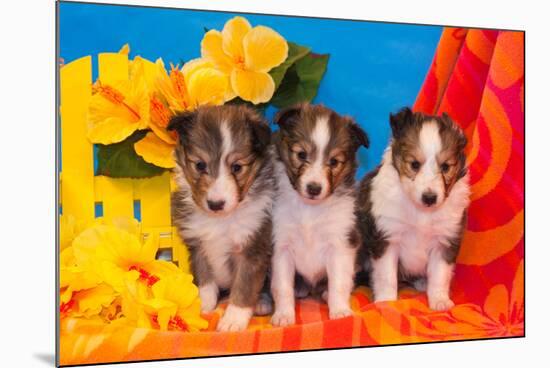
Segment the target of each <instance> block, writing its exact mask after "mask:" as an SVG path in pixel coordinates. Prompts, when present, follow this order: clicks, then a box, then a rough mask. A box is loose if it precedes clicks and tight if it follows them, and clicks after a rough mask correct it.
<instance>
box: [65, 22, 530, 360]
mask: <svg viewBox="0 0 550 368" xmlns="http://www.w3.org/2000/svg"><path fill="white" fill-rule="evenodd" d="M414 109H415V110H417V111H423V112H425V113H430V114H440V113H442V112H447V113H448V114H449V115H450V116H451V117H452V118H453V119H454V120H455V121H457V122H458V123H459V124H460V125H461V126H462V128H463V129H464V130H465V132H466V134H467V136H468V140H469V143H468V147H467V151H468V163H469V165H470V181H471V188H472V195H471V200H472V204H471V206H470V209H469V211H468V225H467V230H466V235H465V238H464V242H463V245H462V248H461V251H460V255H459V258H458V263H457V267H456V275H455V278H454V281H453V284H452V298H453V300H454V301H455V303H456V306H455V307H454V308H453V309H451V310H450V311H447V312H434V311H431V310H430V309H429V308H428V307H427V301H426V296H425V294H423V293H419V292H417V291H414V290H412V289H404V290H401V291H400V299H399V300H398V301H395V302H383V303H376V304H375V303H372V302H371V292H370V290H369V289H368V288H366V287H364V286H360V287H358V288H357V289H356V290H355V291H354V293H353V296H352V301H351V302H352V308H353V310H354V315H353V316H351V317H348V318H343V319H340V320H333V321H331V320H329V319H328V310H327V307H326V305H325V304H323V303H321V302H318V301H315V300H311V299H305V300H301V301H299V302H298V303H297V306H296V309H297V324H296V325H294V326H290V327H286V328H278V327H273V326H271V325H270V323H269V317H254V318H253V320H252V322H251V325H250V326H249V328H248V330H247V331H244V332H235V333H219V332H215V326H216V323H217V321H218V320H219V318H220V316H221V314H222V312H223V309H224V308H225V304H222V306H220V307H218V309H217V310H216V311H215V312H213V313H211V314H209V315H206V316H205V317H206V318H207V319H208V320H209V328H208V330H207V331H203V332H197V333H190V332H175V331H168V332H161V331H156V330H148V329H135V328H130V327H125V326H120V325H119V326H108V327H105V325H103V324H96V323H94V322H84V321H75V320H63V321H62V325H61V355H60V358H61V364H84V363H99V362H114V361H132V360H149V359H170V358H185V357H196V356H215V355H231V354H247V353H257V352H276V351H277V352H278V351H293V350H308V349H325V348H336V347H351V346H367V345H384V344H400V343H411V342H426V341H442V340H463V339H477V338H488V337H504V336H523V335H524V216H525V214H524V34H523V33H521V32H511V31H494V30H474V29H462V28H446V29H445V30H444V31H443V34H442V37H441V40H440V43H439V46H438V48H437V51H436V54H435V56H434V60H433V62H432V65H431V67H430V70H429V72H428V74H427V76H426V79H425V82H424V85H423V87H422V88H421V90H420V92H419V95H418V97H417V100H416V103H415V104H414Z"/></svg>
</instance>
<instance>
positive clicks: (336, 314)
mask: <svg viewBox="0 0 550 368" xmlns="http://www.w3.org/2000/svg"><path fill="white" fill-rule="evenodd" d="M352 314H353V312H352V311H351V309H350V308H348V307H343V308H330V310H329V313H328V316H329V318H330V319H338V318H344V317H349V316H351V315H352Z"/></svg>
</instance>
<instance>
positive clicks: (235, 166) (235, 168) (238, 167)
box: [231, 164, 243, 174]
mask: <svg viewBox="0 0 550 368" xmlns="http://www.w3.org/2000/svg"><path fill="white" fill-rule="evenodd" d="M242 168H243V167H242V165H239V164H233V165H231V172H232V173H233V174H237V173H239V172H240V171H241V170H242Z"/></svg>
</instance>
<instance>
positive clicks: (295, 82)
mask: <svg viewBox="0 0 550 368" xmlns="http://www.w3.org/2000/svg"><path fill="white" fill-rule="evenodd" d="M329 57H330V55H329V54H324V55H320V54H314V53H309V54H308V55H307V56H305V57H303V58H301V59H300V60H298V61H297V62H296V63H295V64H294V65H292V66H291V67H290V68H289V69H288V71H287V72H286V75H285V77H284V79H283V81H282V82H281V85H280V87H279V88H278V89H277V91H276V92H275V95H274V96H273V98H272V99H271V103H272V104H273V105H274V106H276V107H278V108H284V107H288V106H291V105H294V104H296V103H299V102H311V101H312V100H313V99H314V98H315V96H316V95H317V90H318V89H319V85H320V84H321V80H322V79H323V76H324V75H325V71H326V70H327V64H328V59H329Z"/></svg>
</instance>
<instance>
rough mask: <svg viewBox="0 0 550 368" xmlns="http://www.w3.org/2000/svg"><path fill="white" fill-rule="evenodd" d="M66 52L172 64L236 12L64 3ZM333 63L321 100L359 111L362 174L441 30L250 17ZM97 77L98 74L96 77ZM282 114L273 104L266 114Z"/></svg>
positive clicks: (417, 83)
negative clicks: (126, 50) (124, 52)
mask: <svg viewBox="0 0 550 368" xmlns="http://www.w3.org/2000/svg"><path fill="white" fill-rule="evenodd" d="M59 7H60V9H59V27H60V33H59V35H60V56H61V57H62V58H63V59H64V61H65V63H68V62H70V61H72V60H75V59H78V58H80V57H82V56H86V55H92V56H93V63H94V64H93V65H96V60H97V59H96V57H97V54H98V53H100V52H116V51H118V50H119V49H120V47H121V46H122V45H124V44H125V43H129V44H130V48H131V53H130V56H131V57H133V56H135V55H141V56H143V57H145V58H147V59H149V60H153V61H154V60H156V59H157V58H158V57H162V58H163V60H164V62H165V64H168V63H169V62H173V63H181V62H182V61H186V60H190V59H194V58H196V57H199V56H200V41H201V39H202V36H203V35H204V28H205V27H206V28H208V29H218V30H221V29H222V28H223V25H224V23H225V22H226V21H227V20H228V19H230V18H231V17H233V16H235V15H237V13H225V12H208V11H195V10H181V9H161V8H140V7H130V6H113V5H97V4H79V3H60V5H59ZM244 16H245V17H246V18H247V19H248V21H249V22H250V23H251V24H252V26H255V25H258V24H262V25H265V26H268V27H271V28H273V29H274V30H276V31H277V32H279V33H280V34H281V35H282V36H283V37H284V38H285V39H287V40H289V41H292V42H296V43H298V44H301V45H306V46H309V47H311V48H312V50H313V51H315V52H317V53H329V54H330V60H329V64H328V69H327V72H326V74H325V76H324V78H323V81H322V83H321V86H320V88H319V92H318V94H317V97H316V98H315V100H314V102H316V103H323V104H325V105H326V106H328V107H330V108H332V109H334V110H336V111H337V112H339V113H341V114H347V115H351V116H353V117H354V118H355V119H356V121H357V122H358V123H359V124H361V126H362V127H363V128H364V129H365V130H366V131H367V133H368V135H369V137H370V141H371V147H370V148H369V149H368V150H366V149H364V148H361V150H360V151H359V159H360V162H361V166H360V169H359V171H358V173H357V174H358V176H359V177H362V176H363V175H364V173H365V172H366V171H367V170H370V169H372V168H373V167H374V166H376V165H377V164H378V163H379V161H380V158H381V155H382V153H383V150H384V148H385V146H386V144H387V143H388V139H389V135H390V130H389V123H388V114H389V113H390V112H392V111H395V110H398V109H399V108H401V107H403V106H405V105H412V104H413V103H414V101H415V98H416V95H417V93H418V91H419V89H420V87H421V85H422V82H423V81H424V77H425V75H426V72H427V71H428V68H429V66H430V63H431V61H432V58H433V55H434V52H435V48H436V46H437V42H438V41H439V37H440V35H441V31H442V29H441V27H435V26H418V25H401V24H389V23H375V22H363V21H346V20H330V19H317V18H299V17H286V16H269V15H251V14H244ZM95 77H96V76H95V75H94V79H95ZM274 112H275V109H274V108H269V109H268V111H267V117H268V118H271V117H272V116H273V113H274Z"/></svg>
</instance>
